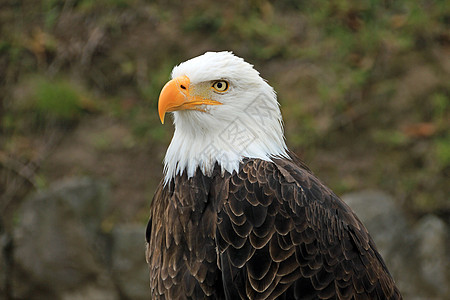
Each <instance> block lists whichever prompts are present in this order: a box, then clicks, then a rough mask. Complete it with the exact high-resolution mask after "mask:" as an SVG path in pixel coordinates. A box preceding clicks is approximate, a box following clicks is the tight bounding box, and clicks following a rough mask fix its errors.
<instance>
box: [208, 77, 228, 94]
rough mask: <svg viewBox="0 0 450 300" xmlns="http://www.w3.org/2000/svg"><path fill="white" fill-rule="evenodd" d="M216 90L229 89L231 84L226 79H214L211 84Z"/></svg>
mask: <svg viewBox="0 0 450 300" xmlns="http://www.w3.org/2000/svg"><path fill="white" fill-rule="evenodd" d="M211 87H212V88H213V89H214V90H215V91H216V92H219V93H223V92H226V91H227V90H228V87H229V84H228V82H227V81H225V80H218V81H214V82H213V84H212V86H211Z"/></svg>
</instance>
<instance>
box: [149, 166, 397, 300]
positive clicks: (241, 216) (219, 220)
mask: <svg viewBox="0 0 450 300" xmlns="http://www.w3.org/2000/svg"><path fill="white" fill-rule="evenodd" d="M146 237H147V242H148V245H147V247H148V248H147V260H148V263H149V266H150V287H151V291H152V296H153V299H209V298H210V299H401V295H400V293H399V291H398V289H397V288H396V286H395V284H394V281H393V279H392V277H391V275H390V274H389V271H388V270H387V268H386V265H385V264H384V262H383V259H382V258H381V256H380V254H379V253H378V252H377V249H376V247H375V244H374V242H373V240H372V238H371V237H370V236H369V234H368V232H367V230H366V228H365V227H364V226H363V224H362V223H361V221H359V219H358V218H357V217H356V215H355V214H354V213H353V212H352V210H351V209H350V208H349V207H348V206H347V205H346V204H345V203H344V202H343V201H342V200H340V199H339V198H338V197H337V196H336V195H335V194H334V193H333V192H332V191H331V190H330V189H328V188H327V187H326V186H324V185H323V184H322V183H321V182H320V181H319V180H318V179H317V178H316V177H315V176H314V175H313V174H312V173H311V171H309V169H308V168H307V167H305V166H304V165H303V164H302V163H301V162H299V161H297V160H296V159H295V158H294V159H274V160H273V162H267V161H262V160H258V159H245V160H244V161H243V162H242V163H241V166H240V169H239V172H237V173H236V172H234V173H233V174H229V173H227V172H225V174H222V173H221V171H220V167H219V166H217V165H216V168H215V170H214V172H213V174H212V175H211V176H205V175H203V174H202V172H200V171H199V170H197V172H196V173H195V175H194V176H193V177H191V178H187V176H186V174H185V173H184V174H183V175H181V176H180V175H179V176H176V177H175V178H174V179H172V181H171V182H170V183H169V184H167V185H166V186H164V185H163V184H162V183H161V184H160V186H159V187H158V190H157V192H156V194H155V197H154V199H153V202H152V204H151V218H150V221H149V223H148V227H147V234H146Z"/></svg>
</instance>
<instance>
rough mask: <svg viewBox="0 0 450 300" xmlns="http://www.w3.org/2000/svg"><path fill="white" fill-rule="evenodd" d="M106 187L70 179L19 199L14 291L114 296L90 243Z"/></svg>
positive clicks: (32, 295)
mask: <svg viewBox="0 0 450 300" xmlns="http://www.w3.org/2000/svg"><path fill="white" fill-rule="evenodd" d="M106 189H107V187H106V185H105V184H104V183H102V182H97V181H93V180H90V179H86V178H84V179H75V180H71V181H66V182H63V183H60V184H56V185H55V186H53V187H51V188H50V189H49V190H48V191H43V192H39V193H37V194H36V195H33V196H31V197H29V198H28V199H26V200H25V201H24V203H23V206H22V207H21V209H20V211H19V214H18V220H19V221H18V224H17V226H16V227H15V229H14V233H13V244H14V249H13V250H14V252H13V265H14V268H13V278H12V293H13V297H15V298H19V299H25V298H26V299H38V298H46V299H53V298H58V299H65V298H67V299H72V298H73V299H76V295H81V296H85V295H87V294H89V293H92V291H94V292H95V294H96V295H97V297H96V298H95V299H117V293H116V292H115V287H114V285H113V283H112V281H111V280H110V279H109V275H108V272H107V269H106V268H105V267H104V266H103V264H102V261H101V259H100V258H99V256H98V255H97V252H98V249H97V248H96V246H95V245H96V239H97V238H98V236H99V235H98V234H97V233H99V232H100V224H101V221H102V216H103V213H104V211H105V207H106V201H107V198H106V197H105V195H106ZM36 291H39V293H36ZM83 291H85V292H83ZM100 294H102V295H104V297H101V296H99V295H100Z"/></svg>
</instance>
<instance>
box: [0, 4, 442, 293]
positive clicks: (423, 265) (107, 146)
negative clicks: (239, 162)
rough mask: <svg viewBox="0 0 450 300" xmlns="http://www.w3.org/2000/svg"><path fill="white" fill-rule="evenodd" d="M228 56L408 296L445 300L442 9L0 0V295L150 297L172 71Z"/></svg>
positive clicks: (432, 6) (168, 134) (422, 6)
mask: <svg viewBox="0 0 450 300" xmlns="http://www.w3.org/2000/svg"><path fill="white" fill-rule="evenodd" d="M220 50H231V51H233V52H234V53H235V54H236V55H238V56H241V57H243V58H244V59H245V60H247V61H248V62H250V63H252V64H254V65H255V68H256V69H257V70H259V71H260V73H261V75H262V77H264V78H265V79H267V80H268V82H269V84H271V85H272V86H273V87H274V88H275V90H276V91H277V93H278V99H279V102H280V103H281V109H282V114H283V118H284V122H285V130H286V139H287V144H288V146H289V148H290V149H291V150H293V151H294V152H296V153H297V154H298V155H299V156H300V157H302V158H303V160H304V161H305V162H306V163H307V164H308V165H309V166H310V167H311V169H312V170H313V171H314V172H315V173H316V175H318V177H319V178H321V179H322V180H323V181H324V182H325V183H326V184H327V185H328V186H330V187H331V188H332V189H333V190H334V191H335V192H336V193H337V194H338V195H343V199H345V200H346V201H347V202H348V203H349V204H350V205H351V206H352V207H353V208H354V209H355V210H356V211H357V213H358V215H359V216H360V217H361V219H362V220H363V221H364V223H365V224H366V225H367V227H368V228H369V231H370V232H371V233H372V235H373V236H374V238H375V240H376V243H377V245H378V246H379V248H380V251H381V253H382V254H383V256H384V257H385V259H386V261H387V264H388V267H389V268H390V270H391V272H392V273H393V276H394V278H395V280H396V281H397V282H398V284H399V286H400V288H401V290H402V292H403V294H404V295H405V297H406V296H407V297H406V298H407V299H448V298H447V297H450V288H449V285H450V274H449V273H450V271H449V269H450V264H449V257H448V253H449V252H448V251H449V250H450V245H449V240H450V239H449V229H448V228H449V227H448V226H449V223H450V199H449V195H450V188H449V185H450V181H449V175H450V130H449V127H450V99H449V91H450V3H449V2H448V1H445V0H419V1H409V0H397V1H393V0H384V1H381V0H380V1H376V0H362V1H350V0H335V1H324V0H320V1H294V0H281V1H276V2H275V1H265V0H254V1H248V2H244V1H237V0H236V1H234V0H233V1H226V2H225V1H224V2H217V3H213V2H211V1H207V0H194V1H189V2H187V3H180V2H179V1H167V0H164V1H144V0H112V1H107V0H78V1H77V0H68V1H62V0H25V1H15V0H1V1H0V121H1V122H0V145H1V147H0V178H1V181H0V193H1V199H0V212H1V214H0V247H1V254H0V298H1V299H3V298H5V299H148V298H149V290H148V284H147V277H148V274H147V267H146V263H145V258H144V247H145V243H144V233H145V226H146V223H147V220H148V217H149V205H150V201H151V198H152V196H153V192H154V190H155V188H156V185H157V184H158V182H159V180H160V179H161V178H162V159H163V157H164V154H165V150H166V148H167V146H168V144H169V142H170V139H171V137H172V132H173V126H172V125H171V124H170V122H167V123H166V125H164V126H163V125H161V124H160V121H159V119H158V114H157V109H156V108H157V99H158V95H159V92H160V90H161V88H162V86H163V85H164V84H165V82H166V81H167V80H168V79H169V76H170V71H171V69H172V68H173V66H174V65H176V64H178V63H180V62H182V61H185V60H187V59H189V58H192V57H194V56H198V55H201V54H203V53H204V52H205V51H220Z"/></svg>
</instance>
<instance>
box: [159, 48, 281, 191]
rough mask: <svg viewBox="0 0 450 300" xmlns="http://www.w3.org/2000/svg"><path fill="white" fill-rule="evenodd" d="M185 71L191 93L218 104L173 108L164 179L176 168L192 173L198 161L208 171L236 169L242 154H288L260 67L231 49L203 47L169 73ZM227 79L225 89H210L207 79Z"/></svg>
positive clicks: (274, 101) (275, 105)
mask: <svg viewBox="0 0 450 300" xmlns="http://www.w3.org/2000/svg"><path fill="white" fill-rule="evenodd" d="M179 76H187V77H188V78H189V80H190V85H191V87H192V90H193V91H194V93H199V94H202V95H205V93H206V94H207V95H208V97H209V98H210V99H211V100H215V101H218V102H220V103H222V105H207V106H206V107H205V111H198V110H180V111H174V112H173V115H174V124H175V133H174V136H173V138H172V142H171V143H170V146H169V148H168V149H167V153H166V156H165V159H164V170H165V183H166V184H167V183H168V182H169V181H170V180H171V178H173V177H174V176H176V175H177V174H182V173H183V172H187V174H188V176H189V177H190V176H193V175H194V173H195V171H196V169H197V168H198V167H200V169H201V170H202V172H203V173H204V174H206V175H208V174H210V173H211V172H212V170H213V168H214V165H215V163H216V162H217V163H218V164H219V165H220V166H221V168H222V171H228V172H230V173H232V172H233V171H237V170H238V168H239V163H240V162H241V161H242V159H243V158H245V157H249V158H259V159H263V160H267V161H270V160H271V157H279V156H283V157H285V156H287V150H286V144H285V141H284V136H283V125H282V118H281V113H280V109H279V105H278V102H277V99H276V94H275V92H274V90H273V88H272V87H271V86H270V85H269V84H267V82H266V81H264V79H262V78H261V77H260V76H259V72H258V71H256V70H255V69H253V66H252V65H250V64H249V63H247V62H245V61H244V60H243V59H242V58H239V57H237V56H235V55H233V54H232V53H231V52H207V53H205V54H203V55H201V56H198V57H195V58H193V59H190V60H188V61H186V62H184V63H181V64H180V65H178V66H176V67H175V68H174V69H173V71H172V78H176V77H179ZM217 80H225V81H226V82H227V83H228V84H229V88H228V90H227V91H226V92H223V93H216V92H211V83H214V82H216V81H217Z"/></svg>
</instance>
